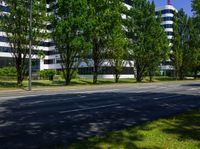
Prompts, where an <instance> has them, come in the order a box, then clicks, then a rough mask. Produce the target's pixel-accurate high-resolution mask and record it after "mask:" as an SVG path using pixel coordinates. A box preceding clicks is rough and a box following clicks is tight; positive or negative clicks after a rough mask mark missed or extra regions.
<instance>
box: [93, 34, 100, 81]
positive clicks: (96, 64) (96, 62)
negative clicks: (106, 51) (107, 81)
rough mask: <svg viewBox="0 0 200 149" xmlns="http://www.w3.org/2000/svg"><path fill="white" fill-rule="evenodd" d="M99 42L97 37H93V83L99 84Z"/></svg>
mask: <svg viewBox="0 0 200 149" xmlns="http://www.w3.org/2000/svg"><path fill="white" fill-rule="evenodd" d="M98 50H99V48H98V43H97V41H96V38H94V39H93V61H94V68H93V84H97V80H98V72H99V52H98Z"/></svg>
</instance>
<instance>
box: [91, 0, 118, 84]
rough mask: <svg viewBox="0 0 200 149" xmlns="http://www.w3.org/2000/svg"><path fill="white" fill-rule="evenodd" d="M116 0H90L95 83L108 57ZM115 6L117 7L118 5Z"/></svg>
mask: <svg viewBox="0 0 200 149" xmlns="http://www.w3.org/2000/svg"><path fill="white" fill-rule="evenodd" d="M116 2H117V0H95V1H94V0H88V7H89V15H88V18H89V20H90V21H89V22H90V25H91V26H90V30H89V32H90V38H91V43H92V51H91V57H92V59H93V65H94V66H93V83H94V84H96V83H97V80H98V74H99V71H100V68H101V66H102V64H103V62H105V59H106V53H107V49H108V48H107V46H108V39H109V38H108V36H109V34H110V29H111V28H112V27H113V26H112V25H115V24H113V23H112V21H113V14H112V13H113V11H112V8H113V5H114V4H115V3H116ZM120 2H121V1H120ZM115 6H116V7H117V5H115Z"/></svg>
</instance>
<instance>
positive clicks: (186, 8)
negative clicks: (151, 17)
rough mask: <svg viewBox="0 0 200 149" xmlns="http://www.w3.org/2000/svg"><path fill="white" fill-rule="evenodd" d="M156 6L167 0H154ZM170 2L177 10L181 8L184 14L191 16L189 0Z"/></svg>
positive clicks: (163, 3) (172, 0)
mask: <svg viewBox="0 0 200 149" xmlns="http://www.w3.org/2000/svg"><path fill="white" fill-rule="evenodd" d="M150 1H152V0H150ZM154 2H155V4H156V7H162V6H164V5H166V4H167V0H154ZM171 3H172V5H173V6H174V7H176V8H177V9H178V10H179V9H181V8H183V9H184V11H185V12H186V14H188V15H190V16H192V12H191V0H171Z"/></svg>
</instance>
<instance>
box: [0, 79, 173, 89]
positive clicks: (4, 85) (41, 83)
mask: <svg viewBox="0 0 200 149" xmlns="http://www.w3.org/2000/svg"><path fill="white" fill-rule="evenodd" d="M166 81H175V78H173V77H154V81H153V82H166ZM113 83H115V81H114V79H98V83H97V84H96V85H106V84H113ZM123 83H126V84H127V83H136V80H135V79H132V78H129V79H120V80H119V83H118V84H123ZM143 83H149V78H148V77H146V78H145V79H144V80H143ZM64 84H65V81H64V80H58V79H57V80H54V81H49V80H33V82H32V85H33V88H46V87H58V86H60V87H61V86H64ZM80 85H93V83H92V79H88V78H79V79H72V81H71V85H70V86H80ZM27 86H28V81H27V80H25V81H24V82H23V87H22V89H27ZM7 89H18V88H17V85H16V81H15V80H13V79H12V80H10V81H9V79H8V78H7V79H0V90H7Z"/></svg>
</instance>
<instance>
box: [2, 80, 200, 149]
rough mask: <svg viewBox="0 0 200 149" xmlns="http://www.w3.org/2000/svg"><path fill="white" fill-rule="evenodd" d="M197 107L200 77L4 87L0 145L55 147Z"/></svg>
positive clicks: (4, 148)
mask: <svg viewBox="0 0 200 149" xmlns="http://www.w3.org/2000/svg"><path fill="white" fill-rule="evenodd" d="M198 108H200V81H187V82H169V83H152V84H122V85H114V84H113V85H105V86H82V87H70V88H57V89H41V90H40V89H38V90H34V91H32V92H27V91H20V90H16V91H0V148H1V149H23V148H26V149H27V148H30V149H35V148H42V149H47V148H48V149H50V148H55V147H57V146H60V145H68V144H71V143H74V142H77V141H78V140H82V139H84V138H87V137H90V136H94V135H103V134H105V133H107V132H110V131H114V130H120V129H123V128H126V127H130V126H134V125H138V124H141V123H143V122H146V121H151V120H155V119H158V118H164V117H169V116H173V115H176V114H179V113H182V112H185V111H188V110H192V109H198Z"/></svg>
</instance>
